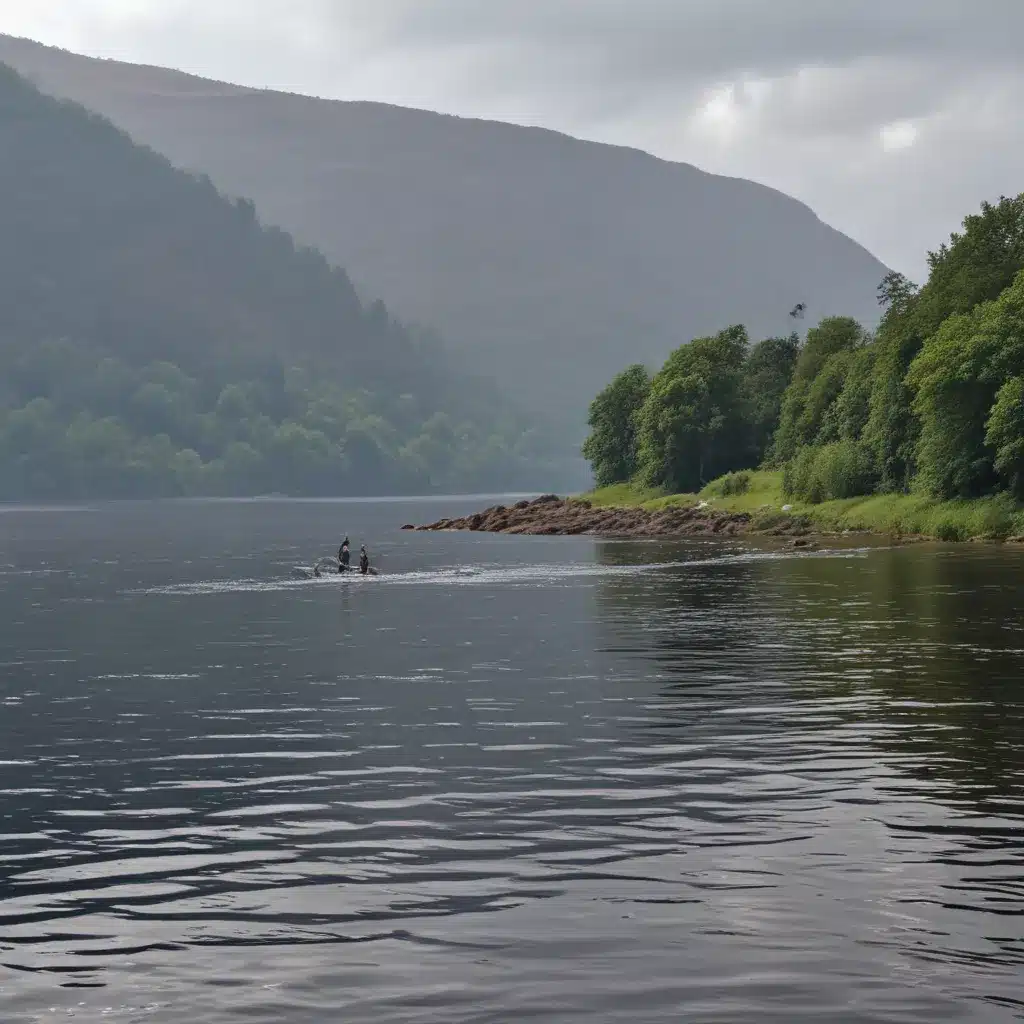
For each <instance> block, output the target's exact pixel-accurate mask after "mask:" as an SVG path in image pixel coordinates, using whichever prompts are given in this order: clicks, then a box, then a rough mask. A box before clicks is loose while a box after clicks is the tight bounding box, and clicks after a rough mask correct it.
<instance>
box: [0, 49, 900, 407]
mask: <svg viewBox="0 0 1024 1024" xmlns="http://www.w3.org/2000/svg"><path fill="white" fill-rule="evenodd" d="M0 60H6V61H8V62H9V63H11V64H12V65H13V66H15V67H17V68H18V69H19V70H20V71H22V72H23V73H25V74H26V75H28V76H29V77H30V78H31V79H32V80H33V81H34V82H35V83H36V84H37V85H38V86H39V87H40V88H42V89H43V90H45V91H49V92H51V93H53V94H55V95H59V96H66V97H71V98H73V99H76V100H77V101H79V102H81V103H83V104H85V105H86V106H88V107H90V108H92V109H94V110H97V111H99V112H101V113H103V114H104V115H106V116H107V117H110V118H111V119H112V120H113V121H114V122H115V123H117V124H118V125H120V126H121V127H123V128H124V129H125V130H127V131H128V132H130V133H131V134H132V135H133V136H134V137H135V138H136V139H138V140H140V141H143V142H146V143H148V144H149V145H151V146H153V147H154V148H156V149H157V150H159V151H160V152H162V153H164V154H165V155H167V156H168V157H169V158H170V159H171V160H172V161H174V162H175V163H176V164H178V165H180V166H183V167H187V168H191V169H195V170H200V171H203V172H205V173H207V174H209V175H210V176H211V178H212V179H213V181H214V182H215V183H216V184H217V186H218V187H219V188H221V189H223V190H225V191H227V192H229V193H231V194H235V195H244V196H248V197H251V198H253V199H254V200H255V201H256V203H257V204H258V206H259V208H260V210H261V212H262V214H263V215H264V216H265V217H266V218H267V219H268V220H270V221H271V222H274V223H277V224H280V225H281V226H282V227H284V228H286V229H288V230H290V231H292V232H294V233H295V234H296V236H297V237H298V238H300V239H301V240H303V241H305V242H309V243H311V244H315V245H317V246H318V247H320V248H321V249H322V250H323V251H324V252H325V253H326V254H327V255H328V256H329V257H330V258H331V259H333V260H335V261H337V262H338V263H340V264H341V265H343V266H345V267H346V269H347V270H348V271H349V273H350V274H351V275H352V278H353V280H354V282H355V283H356V285H357V287H358V288H359V289H360V291H361V292H362V293H363V294H367V295H370V296H372V295H376V294H382V295H385V296H386V297H387V299H388V301H389V303H391V304H393V305H394V307H395V308H396V310H397V311H398V313H399V314H400V315H402V316H403V317H407V318H412V319H415V320H419V321H421V322H423V323H425V324H428V325H430V326H434V327H437V328H439V329H440V331H441V332H442V333H443V335H444V336H445V338H446V340H447V341H448V342H449V343H450V344H452V345H454V346H456V347H457V348H458V349H460V350H462V351H464V352H467V353H471V354H472V355H473V357H474V359H475V361H476V362H477V365H479V366H480V367H481V368H483V369H485V370H487V371H489V372H492V373H497V374H498V375H499V376H500V377H501V378H502V380H503V381H504V383H505V384H506V385H507V387H508V388H509V389H510V390H511V391H512V392H513V393H515V394H516V395H517V397H520V396H521V397H523V398H525V399H529V400H532V401H533V402H534V403H535V404H536V406H537V407H538V408H539V407H544V408H546V409H548V410H549V411H550V410H551V409H553V408H555V407H557V408H559V409H561V410H563V411H564V412H565V413H566V415H567V418H568V420H569V421H570V422H573V423H581V422H582V418H583V414H584V411H585V408H586V404H587V402H588V401H589V399H590V398H591V397H592V396H593V394H594V392H595V391H596V390H597V389H598V388H600V387H601V386H603V384H604V383H606V381H607V380H608V378H609V377H610V376H611V375H612V374H613V373H615V372H617V371H618V370H619V369H621V368H622V367H623V366H624V365H625V364H627V363H629V362H632V361H635V360H642V361H646V362H648V363H651V364H657V363H660V362H661V361H662V360H663V358H664V357H665V355H666V354H667V352H668V351H670V350H671V349H672V348H673V347H675V346H676V345H678V344H679V343H681V342H683V341H686V340H688V339H689V338H690V337H693V336H695V335H699V334H702V333H706V332H710V331H713V330H716V329H718V328H720V327H722V326H724V325H726V324H730V323H735V322H744V323H745V324H746V325H747V326H748V328H749V329H750V331H751V334H752V335H753V336H755V337H756V336H760V335H767V334H773V333H780V332H788V330H790V329H791V326H792V325H791V323H790V321H789V320H788V317H787V313H788V311H789V309H790V308H792V306H793V305H794V304H795V303H796V302H798V301H804V302H806V303H807V304H808V314H809V316H811V317H814V318H815V319H816V318H818V317H820V316H822V315H826V314H832V313H843V314H849V315H852V316H855V317H858V318H860V319H862V320H864V321H865V322H867V323H869V324H873V323H874V321H875V319H876V317H877V307H876V304H875V288H876V286H877V284H878V282H879V281H880V280H881V278H882V277H883V276H884V274H885V272H886V268H885V267H884V266H883V265H882V264H881V263H880V262H879V261H878V260H876V259H875V258H874V257H873V256H871V254H870V253H868V252H867V251H866V250H865V249H864V248H862V247H861V246H859V245H858V244H856V243H855V242H853V241H852V240H851V239H849V238H847V237H846V236H844V235H842V234H840V233H839V232H837V231H835V230H833V229H832V228H830V227H828V226H827V225H825V224H824V223H822V222H821V221H820V220H819V219H818V218H817V217H816V216H815V215H814V214H813V213H812V212H811V211H810V210H809V209H808V208H807V207H806V206H804V205H803V204H801V203H799V202H797V201H795V200H793V199H791V198H789V197H787V196H785V195H783V194H781V193H779V192H776V191H774V190H772V189H769V188H766V187H763V186H760V185H756V184H754V183H751V182H748V181H743V180H739V179H732V178H725V177H721V176H716V175H712V174H707V173H705V172H702V171H700V170H698V169H696V168H694V167H692V166H689V165H685V164H674V163H668V162H666V161H662V160H659V159H656V158H654V157H652V156H649V155H647V154H644V153H641V152H639V151H636V150H631V149H626V148H620V147H613V146H608V145H602V144H597V143H589V142H582V141H579V140H576V139H573V138H571V137H568V136H565V135H560V134H558V133H555V132H550V131H546V130H541V129H531V128H522V127H516V126H512V125H507V124H500V123H496V122H488V121H477V120H468V119H460V118H456V117H450V116H445V115H440V114H434V113H428V112H423V111H418V110H409V109H404V108H399V107H393V106H387V105H383V104H373V103H350V102H340V101H328V100H319V99H313V98H308V97H303V96H297V95H290V94H285V93H276V92H268V91H259V90H253V89H246V88H242V87H238V86H232V85H226V84H223V83H217V82H210V81H206V80H203V79H200V78H196V77H192V76H188V75H185V74H182V73H179V72H174V71H168V70H164V69H158V68H152V67H142V66H135V65H129V64H122V63H117V62H113V61H100V60H93V59H90V58H84V57H80V56H76V55H73V54H69V53H66V52H64V51H60V50H56V49H51V48H46V47H43V46H40V45H38V44H35V43H30V42H27V41H24V40H15V39H11V38H10V37H0Z"/></svg>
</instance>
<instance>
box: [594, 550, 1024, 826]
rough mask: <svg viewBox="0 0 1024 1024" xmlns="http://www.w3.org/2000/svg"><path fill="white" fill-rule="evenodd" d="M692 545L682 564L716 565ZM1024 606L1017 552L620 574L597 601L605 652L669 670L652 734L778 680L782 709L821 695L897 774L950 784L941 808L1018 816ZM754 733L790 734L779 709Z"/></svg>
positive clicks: (603, 553)
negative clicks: (953, 805)
mask: <svg viewBox="0 0 1024 1024" xmlns="http://www.w3.org/2000/svg"><path fill="white" fill-rule="evenodd" d="M680 550H681V549H680V547H679V546H678V545H677V546H675V547H672V546H671V545H664V546H663V545H643V546H640V545H607V546H604V547H602V548H601V549H600V550H599V554H598V557H599V559H600V560H601V561H602V562H604V563H606V564H608V563H611V564H623V563H630V562H633V563H635V562H638V561H641V560H643V561H646V562H651V561H674V560H680V559H681V556H680ZM686 550H687V552H688V554H687V555H685V556H683V559H694V560H699V559H701V558H702V557H710V558H713V557H714V556H715V551H714V550H713V549H708V550H707V551H706V552H701V551H700V549H695V548H693V547H689V546H688V547H687V549H686ZM718 553H719V555H720V554H722V552H721V549H718ZM1022 599H1024V557H1022V555H1021V554H1020V553H1018V552H1016V551H1014V550H1010V549H997V548H963V549H957V550H949V549H937V548H932V547H921V548H916V547H915V548H900V549H895V550H879V551H874V552H872V553H871V554H870V555H869V556H868V557H848V558H838V557H799V556H794V557H787V558H778V559H773V560H764V561H750V562H728V561H723V562H722V563H720V564H718V565H711V566H701V565H693V566H690V567H680V568H678V569H670V570H662V571H653V572H650V573H645V574H643V575H639V576H635V577H615V578H612V579H610V580H608V581H607V582H603V583H602V585H601V587H600V590H599V594H598V602H597V604H598V614H599V615H600V617H601V622H602V625H603V628H604V629H605V630H606V631H607V633H606V637H607V638H606V646H607V648H608V649H609V650H623V649H625V650H633V651H636V652H637V653H646V654H647V655H648V656H649V657H651V658H653V659H654V660H655V661H656V662H657V663H658V665H659V668H660V671H661V673H662V674H664V675H665V676H666V677H667V678H666V679H665V682H664V684H663V685H662V687H661V691H660V699H661V700H662V701H663V704H662V712H663V715H662V717H663V721H661V722H660V723H657V724H656V723H653V722H652V723H651V726H650V727H651V728H655V729H660V730H664V729H666V728H672V727H673V726H672V720H673V719H674V720H675V721H674V725H675V726H676V727H677V728H678V727H684V728H685V727H686V726H687V725H688V724H690V723H691V722H692V721H693V716H694V710H693V697H694V696H695V695H696V694H700V695H701V696H703V697H712V696H714V697H715V698H716V699H718V700H720V701H723V702H726V701H734V700H736V699H738V698H740V697H741V698H742V700H743V701H744V703H749V702H750V701H751V699H755V700H757V701H759V702H761V701H763V702H764V703H773V702H774V700H775V698H774V697H773V696H772V695H773V694H777V693H778V691H777V690H776V689H774V687H773V684H774V685H775V686H777V685H778V684H779V683H782V684H784V685H785V691H784V693H785V696H784V698H780V705H779V706H781V700H783V699H784V700H785V701H787V702H792V701H794V700H796V701H800V700H811V701H815V700H817V701H822V702H824V701H828V702H829V703H828V705H827V710H828V716H829V718H831V719H832V721H833V722H834V721H836V720H837V719H838V720H839V721H841V722H845V723H846V724H849V725H863V726H866V727H867V728H866V729H865V732H864V736H865V738H866V740H867V741H869V742H871V743H872V744H875V745H878V746H880V747H881V748H882V749H883V750H884V751H885V752H887V753H890V754H893V755H897V756H899V759H900V762H901V769H902V770H905V771H907V772H909V773H911V774H912V775H916V776H917V777H919V778H921V779H925V778H927V779H928V780H929V781H930V782H934V783H939V782H941V783H945V784H946V785H948V786H950V787H951V788H952V790H953V792H952V793H947V794H943V799H949V798H952V799H953V801H954V802H959V801H961V800H962V801H964V802H965V803H968V804H969V805H971V806H980V805H983V806H984V809H985V810H986V811H989V812H992V813H999V812H1000V811H1005V813H1007V814H1009V815H1011V816H1019V815H1020V813H1021V812H1020V807H1019V801H1020V796H1021V789H1022V785H1024V781H1022V780H1024V624H1022V618H1021V613H1020V609H1021V606H1022ZM677 712H678V713H677ZM761 724H762V725H763V726H764V727H765V728H772V727H773V724H774V726H775V727H776V728H778V729H779V730H780V731H782V732H785V730H786V729H788V728H790V727H791V726H792V722H791V721H787V719H786V717H785V716H780V717H778V718H776V719H775V720H774V723H773V720H772V718H771V717H769V718H766V719H763V720H761ZM804 727H805V728H806V727H807V724H806V722H805V723H804ZM1013 801H1016V805H1014V804H1013Z"/></svg>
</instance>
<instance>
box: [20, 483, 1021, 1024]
mask: <svg viewBox="0 0 1024 1024" xmlns="http://www.w3.org/2000/svg"><path fill="white" fill-rule="evenodd" d="M477 504H478V502H473V501H469V502H465V501H463V502H459V501H454V502H450V503H448V504H447V505H430V506H424V505H423V504H420V505H415V504H401V503H379V504H368V503H367V504H348V505H339V504H327V503H287V502H281V503H273V502H264V503H244V504H216V503H210V504H173V503H168V504H155V505H134V506H133V505H121V506H111V507H101V508H99V509H96V510H91V511H90V510H82V511H43V512H40V511H37V512H31V511H23V512H11V511H6V512H3V513H0V623H2V627H0V663H2V665H0V668H2V675H0V739H2V747H0V1020H2V1021H4V1022H5V1024H14V1022H17V1024H20V1022H28V1021H57V1020H60V1021H65V1020H69V1019H73V1020H76V1021H101V1020H102V1021H113V1022H117V1024H120V1022H124V1021H143V1022H166V1021H175V1022H177V1021H188V1022H191V1024H206V1022H224V1021H257V1022H262V1021H266V1022H270V1021H274V1022H277V1021H282V1022H286V1024H298V1022H303V1024H305V1022H310V1024H312V1022H317V1024H320V1022H328V1021H329V1022H333V1021H345V1022H362V1021H374V1022H381V1021H403V1022H404V1021H431V1022H433V1021H438V1022H468V1021H473V1022H505V1021H526V1020H538V1021H577V1020H578V1021H588V1022H603V1021H631V1022H648V1021H666V1022H667V1021H679V1020H687V1021H689V1020H692V1021H701V1022H718V1021H754V1020H757V1021H780V1022H781V1021H786V1022H791V1021H802V1020H815V1021H817V1020H826V1019H827V1020H830V1021H919V1022H938V1021H1006V1020H1012V1019H1022V1018H1024V830H1022V826H1024V625H1022V620H1021V615H1020V609H1021V605H1022V598H1024V557H1022V555H1021V554H1020V553H1019V552H1016V551H1011V550H996V549H989V548H983V547H974V546H967V547H964V548H960V549H951V548H938V547H936V548H911V549H903V550H874V551H871V552H850V551H848V552H840V553H833V554H824V555H816V556H799V555H794V554H792V553H788V552H787V553H783V554H781V555H772V556H766V555H765V553H764V552H763V551H760V552H759V551H756V550H753V549H751V548H749V547H744V545H742V544H738V543H733V544H731V545H729V546H724V545H717V544H707V543H700V544H698V543H691V544H671V545H659V544H641V543H628V544H625V543H619V544H613V543H601V542H596V541H592V540H588V539H585V538H543V539H542V538H533V539H531V538H515V537H495V536H479V535H468V534H454V535H431V534H426V535H425V534H408V533H406V534H403V533H399V532H396V530H395V529H394V528H395V527H397V526H399V525H401V523H402V522H404V521H410V520H411V521H423V520H426V519H434V518H437V517H438V516H439V515H441V514H451V513H456V512H457V513H462V512H465V511H469V510H471V509H472V508H473V507H474V506H475V505H477ZM339 529H348V530H349V531H350V532H351V534H352V539H353V541H355V543H356V545H358V543H359V542H360V540H362V539H364V538H365V539H366V540H367V541H369V542H370V543H371V547H372V550H373V551H374V552H375V553H377V554H378V555H379V558H378V562H379V564H380V566H381V568H382V570H384V571H385V572H386V573H387V575H382V576H381V577H379V578H376V579H369V580H349V581H339V580H338V579H337V578H333V579H326V580H311V581H308V582H304V581H294V580H291V579H289V569H290V567H291V566H292V565H293V564H295V563H296V562H308V561H310V560H311V558H312V557H313V556H314V555H316V554H320V553H329V552H330V551H331V550H333V549H334V548H336V546H337V538H338V530H339Z"/></svg>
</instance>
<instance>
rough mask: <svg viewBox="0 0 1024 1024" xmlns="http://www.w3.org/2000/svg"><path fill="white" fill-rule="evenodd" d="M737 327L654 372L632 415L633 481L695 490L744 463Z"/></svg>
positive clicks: (743, 351) (740, 331) (741, 332)
mask: <svg viewBox="0 0 1024 1024" xmlns="http://www.w3.org/2000/svg"><path fill="white" fill-rule="evenodd" d="M747 347H748V346H747V332H746V330H745V329H744V328H743V327H741V326H734V327H730V328H727V329H726V330H724V331H720V332H719V333H718V334H716V335H714V336H713V337H709V338H696V339H695V340H693V341H692V342H690V344H688V345H681V346H680V347H679V348H677V349H676V350H675V351H674V352H673V353H672V354H671V355H670V356H669V357H668V359H667V361H666V362H665V365H664V366H663V367H662V368H661V370H659V371H658V373H656V374H655V375H654V378H653V380H652V381H651V388H650V393H649V394H648V396H647V399H646V401H645V402H644V404H643V407H642V408H641V410H640V413H639V415H638V417H637V422H638V427H639V430H638V442H637V464H638V470H639V477H640V479H641V480H642V482H643V483H644V484H646V485H647V486H650V487H664V488H667V489H669V490H672V491H692V490H698V489H700V488H701V487H702V486H703V485H704V484H705V483H707V482H708V481H709V480H711V479H713V478H714V477H716V476H720V475H721V474H723V473H727V472H729V471H730V470H734V469H741V468H743V467H744V465H745V463H746V461H747V459H748V458H749V451H750V443H749V429H748V424H747V419H746V403H745V402H744V395H743V364H744V362H745V360H746V356H747Z"/></svg>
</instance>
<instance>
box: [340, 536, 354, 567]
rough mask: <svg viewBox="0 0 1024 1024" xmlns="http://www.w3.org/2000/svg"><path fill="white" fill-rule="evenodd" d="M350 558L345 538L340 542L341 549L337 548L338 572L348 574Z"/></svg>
mask: <svg viewBox="0 0 1024 1024" xmlns="http://www.w3.org/2000/svg"><path fill="white" fill-rule="evenodd" d="M351 557H352V556H351V553H350V552H349V549H348V537H346V538H345V539H344V540H343V541H342V542H341V547H340V548H338V572H348V567H349V562H350V560H351Z"/></svg>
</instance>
